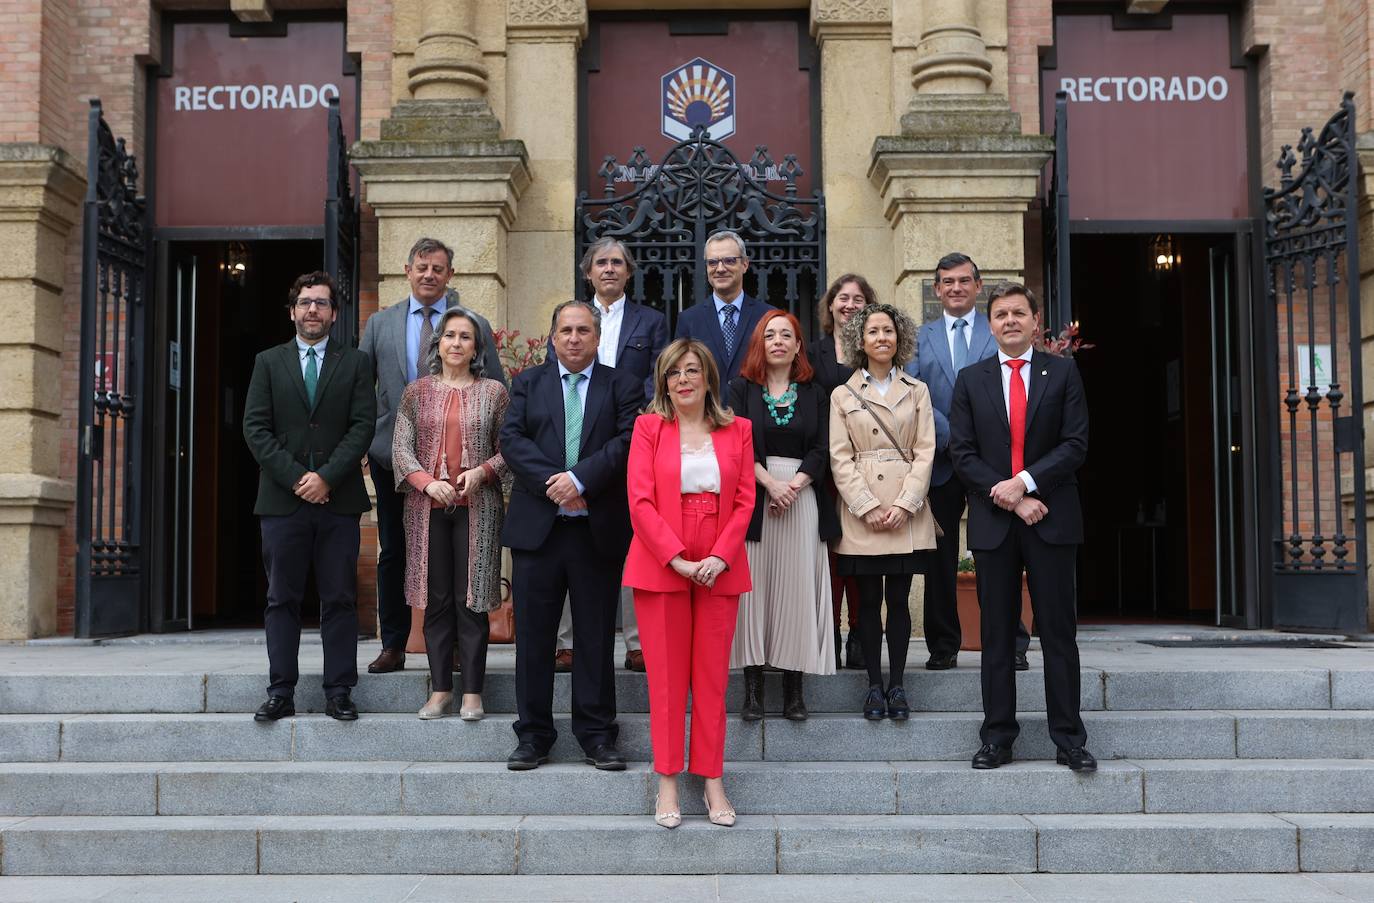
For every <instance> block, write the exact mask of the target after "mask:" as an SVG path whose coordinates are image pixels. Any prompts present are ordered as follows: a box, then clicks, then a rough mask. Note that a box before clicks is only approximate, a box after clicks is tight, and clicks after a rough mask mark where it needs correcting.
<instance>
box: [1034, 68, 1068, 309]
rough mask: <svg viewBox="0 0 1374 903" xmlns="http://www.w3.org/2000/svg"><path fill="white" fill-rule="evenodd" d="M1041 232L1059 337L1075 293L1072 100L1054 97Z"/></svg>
mask: <svg viewBox="0 0 1374 903" xmlns="http://www.w3.org/2000/svg"><path fill="white" fill-rule="evenodd" d="M1041 225H1042V232H1043V233H1044V236H1045V313H1046V317H1045V322H1044V323H1043V324H1041V325H1042V328H1047V329H1049V330H1051V331H1052V332H1054V333H1055V334H1058V332H1059V330H1060V329H1061V328H1062V327H1063V326H1064V325H1065V324H1068V323H1072V322H1073V293H1072V285H1071V279H1070V277H1071V272H1070V269H1069V98H1068V95H1067V94H1065V93H1064V92H1063V91H1060V92H1059V93H1058V94H1055V95H1054V159H1053V160H1051V161H1050V166H1049V184H1048V186H1047V187H1046V190H1045V200H1044V208H1043V221H1042V223H1041Z"/></svg>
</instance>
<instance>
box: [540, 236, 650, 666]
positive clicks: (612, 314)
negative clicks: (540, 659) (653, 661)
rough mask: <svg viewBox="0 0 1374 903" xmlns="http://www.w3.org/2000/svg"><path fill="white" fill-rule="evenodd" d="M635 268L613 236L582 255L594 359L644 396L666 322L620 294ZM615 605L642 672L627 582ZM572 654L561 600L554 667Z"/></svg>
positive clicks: (630, 657)
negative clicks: (593, 325) (594, 323)
mask: <svg viewBox="0 0 1374 903" xmlns="http://www.w3.org/2000/svg"><path fill="white" fill-rule="evenodd" d="M634 271H635V259H634V257H633V256H632V255H631V254H630V249H629V248H627V247H625V245H624V243H623V242H621V241H620V239H618V238H599V239H597V240H596V241H594V242H592V244H591V246H590V247H588V248H587V251H586V253H584V254H583V255H582V275H583V276H584V277H586V279H587V281H588V282H589V283H591V286H592V291H593V292H594V293H595V297H596V308H597V312H598V313H600V314H601V338H600V340H599V341H598V342H597V346H596V361H597V363H599V364H605V365H606V366H607V367H614V368H616V369H617V370H623V371H625V372H627V373H629V374H630V375H631V376H633V377H635V378H636V379H638V380H640V381H641V382H643V383H644V394H645V395H646V396H648V395H652V394H653V392H654V363H655V362H656V361H657V360H658V356H659V354H660V353H661V352H662V351H663V348H664V346H665V345H667V344H668V321H667V320H665V319H664V318H663V314H661V313H659V312H658V311H656V310H654V309H653V308H652V307H646V306H644V305H643V304H636V303H635V302H633V301H630V300H629V299H628V298H626V297H625V285H626V284H627V283H628V282H629V281H630V276H631V275H633V274H634ZM548 356H549V357H553V356H554V350H553V337H552V336H550V337H549V354H548ZM620 609H621V623H622V624H623V625H624V629H625V668H626V669H627V670H629V671H643V670H644V653H643V651H642V650H641V649H640V647H639V624H638V623H637V622H636V621H635V606H634V597H633V595H632V594H631V592H630V590H629V588H628V587H621V590H620ZM572 657H573V627H572V607H571V606H570V605H568V603H566V602H565V603H564V604H563V618H562V620H560V621H559V622H558V650H557V652H556V653H555V654H554V670H557V671H571V670H572Z"/></svg>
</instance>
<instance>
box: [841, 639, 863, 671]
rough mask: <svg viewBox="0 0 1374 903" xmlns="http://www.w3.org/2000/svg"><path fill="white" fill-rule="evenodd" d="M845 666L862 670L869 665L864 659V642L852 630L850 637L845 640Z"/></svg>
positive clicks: (852, 669) (854, 669)
mask: <svg viewBox="0 0 1374 903" xmlns="http://www.w3.org/2000/svg"><path fill="white" fill-rule="evenodd" d="M844 666H845V667H846V668H848V669H849V670H851V671H862V670H864V669H865V668H867V667H868V663H867V661H865V659H864V647H863V644H862V643H860V642H859V638H858V637H857V636H855V635H854V631H852V630H851V631H850V632H849V639H847V640H845V641H844Z"/></svg>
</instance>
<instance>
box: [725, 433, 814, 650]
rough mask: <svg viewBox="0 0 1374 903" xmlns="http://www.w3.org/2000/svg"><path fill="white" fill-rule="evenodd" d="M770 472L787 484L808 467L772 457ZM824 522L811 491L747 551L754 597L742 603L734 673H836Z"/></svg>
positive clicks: (768, 523) (770, 518) (766, 522)
mask: <svg viewBox="0 0 1374 903" xmlns="http://www.w3.org/2000/svg"><path fill="white" fill-rule="evenodd" d="M766 464H767V467H768V472H769V473H770V474H772V475H773V477H774V478H776V479H779V480H790V479H792V478H793V477H794V476H796V475H797V470H798V469H799V468H800V467H801V461H800V460H799V459H797V458H780V457H774V456H772V455H770V456H769V457H768V459H767V462H766ZM759 491H760V492H763V491H764V490H763V489H762V488H760V489H759ZM818 518H819V513H818V511H817V509H816V493H815V492H813V491H812V490H811V489H810V488H807V489H806V490H804V491H802V492H800V493H798V495H797V501H796V502H795V503H793V505H792V507H791V508H789V509H788V510H787V513H786V514H784V515H782V516H780V517H778V516H774V515H772V514H769V513H768V512H767V511H765V512H764V515H763V530H762V532H761V534H760V538H759V541H758V542H746V543H745V544H744V548H745V551H746V553H747V554H748V556H749V573H750V574H751V575H752V577H753V580H754V589H753V591H752V592H747V593H744V594H743V595H741V596H740V597H739V620H738V621H737V622H736V625H735V642H734V645H733V646H731V648H730V667H731V668H743V667H746V666H749V665H772V666H773V667H775V668H781V669H783V670H785V671H805V672H807V673H808V674H834V673H835V637H834V634H835V629H834V621H833V617H834V616H833V614H832V613H831V604H830V562H829V560H828V558H827V556H826V549H825V543H823V542H821V539H820V535H819V533H818Z"/></svg>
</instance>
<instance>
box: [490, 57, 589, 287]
mask: <svg viewBox="0 0 1374 903" xmlns="http://www.w3.org/2000/svg"><path fill="white" fill-rule="evenodd" d="M509 61H510V63H509V71H510V72H511V73H512V74H513V75H514V76H515V77H514V78H513V79H512V81H511V89H510V92H509V94H508V96H507V105H506V117H505V119H504V120H503V124H504V129H503V131H504V132H505V133H506V134H507V135H509V136H511V137H513V138H519V139H520V140H521V141H523V142H525V149H526V151H527V152H528V153H529V156H530V176H531V179H530V186H529V188H527V189H526V190H525V193H524V194H523V195H521V197H520V216H519V217H518V218H517V220H516V221H515V223H514V224H513V225H512V227H511V228H512V230H514V231H522V232H523V231H534V232H543V231H551V230H560V229H566V230H571V229H572V227H573V199H574V197H575V184H576V180H577V46H576V44H575V43H574V42H573V41H572V40H560V41H525V40H514V41H511V42H510V45H509ZM514 260H515V261H516V263H517V265H519V258H514Z"/></svg>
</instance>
